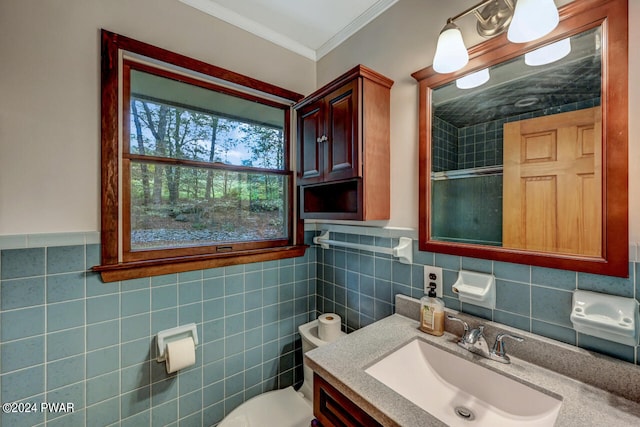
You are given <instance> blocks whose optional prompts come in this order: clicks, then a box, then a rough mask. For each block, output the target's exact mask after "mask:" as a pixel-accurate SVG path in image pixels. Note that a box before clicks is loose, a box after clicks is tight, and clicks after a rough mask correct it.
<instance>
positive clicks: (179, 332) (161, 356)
mask: <svg viewBox="0 0 640 427" xmlns="http://www.w3.org/2000/svg"><path fill="white" fill-rule="evenodd" d="M187 337H191V338H193V345H194V346H197V345H198V329H197V327H196V324H195V323H189V324H188V325H184V326H178V327H176V328H171V329H165V330H164V331H160V332H158V334H157V335H156V342H157V343H158V358H157V361H158V362H164V361H165V360H166V359H167V353H166V349H167V342H169V341H174V340H178V339H182V338H187Z"/></svg>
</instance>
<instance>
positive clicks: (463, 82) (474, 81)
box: [456, 68, 489, 89]
mask: <svg viewBox="0 0 640 427" xmlns="http://www.w3.org/2000/svg"><path fill="white" fill-rule="evenodd" d="M488 81H489V69H488V68H484V69H482V70H480V71H476V72H475V73H471V74H467V75H466V76H464V77H460V78H459V79H457V80H456V87H457V88H458V89H473V88H474V87H478V86H482V85H483V84H485V83H486V82H488Z"/></svg>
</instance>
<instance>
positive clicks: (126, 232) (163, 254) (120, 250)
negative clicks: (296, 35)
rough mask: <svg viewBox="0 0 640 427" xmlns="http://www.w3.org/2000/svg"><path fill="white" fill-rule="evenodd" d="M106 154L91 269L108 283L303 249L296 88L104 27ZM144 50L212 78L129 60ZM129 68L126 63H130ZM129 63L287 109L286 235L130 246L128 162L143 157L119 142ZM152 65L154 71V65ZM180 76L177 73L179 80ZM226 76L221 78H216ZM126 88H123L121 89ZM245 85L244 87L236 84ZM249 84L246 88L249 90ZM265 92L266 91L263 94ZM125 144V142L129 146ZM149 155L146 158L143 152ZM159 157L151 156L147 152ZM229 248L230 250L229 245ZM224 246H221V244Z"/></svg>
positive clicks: (282, 255) (193, 163)
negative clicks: (297, 195)
mask: <svg viewBox="0 0 640 427" xmlns="http://www.w3.org/2000/svg"><path fill="white" fill-rule="evenodd" d="M101 36H102V37H101V39H102V52H101V53H102V55H101V56H102V68H101V94H102V102H101V107H102V117H101V118H102V123H101V125H102V132H101V143H102V151H101V155H102V159H101V190H102V198H101V199H102V200H101V212H102V217H101V250H102V251H101V264H100V265H99V266H95V267H93V270H94V271H97V272H99V273H100V274H101V276H102V280H103V281H105V282H113V281H118V280H126V279H133V278H139V277H147V276H155V275H161V274H170V273H178V272H184V271H190V270H198V269H206V268H213V267H221V266H228V265H235V264H244V263H250V262H259V261H268V260H277V259H284V258H291V257H297V256H302V255H304V252H305V250H306V247H307V246H305V245H303V244H300V243H298V244H296V242H301V241H302V239H303V224H302V221H300V220H299V219H296V218H295V217H294V214H295V210H294V188H295V182H294V175H295V174H294V171H293V170H292V169H291V164H292V162H291V159H290V153H291V147H292V141H291V132H290V126H291V119H290V118H291V114H290V113H289V112H290V111H291V110H290V108H291V106H292V105H293V104H294V103H295V102H297V101H299V100H300V99H302V98H303V96H302V95H300V94H297V93H295V92H292V91H289V90H286V89H282V88H280V87H277V86H274V85H271V84H269V83H265V82H261V81H259V80H256V79H253V78H251V77H247V76H244V75H241V74H238V73H235V72H233V71H229V70H225V69H223V68H220V67H217V66H214V65H211V64H207V63H205V62H202V61H199V60H196V59H192V58H189V57H186V56H183V55H180V54H177V53H174V52H170V51H168V50H165V49H162V48H159V47H156V46H152V45H149V44H147V43H143V42H140V41H137V40H134V39H131V38H128V37H125V36H122V35H119V34H115V33H112V32H109V31H107V30H102V34H101ZM123 52H126V53H127V54H132V55H133V56H142V57H144V58H145V59H149V60H151V61H160V62H162V63H164V64H168V65H171V66H173V67H176V70H180V71H182V70H186V71H189V72H194V73H199V74H202V75H206V76H209V77H211V78H212V81H211V82H208V81H205V80H201V79H196V78H194V77H189V76H188V75H185V73H182V72H179V73H178V72H173V71H162V69H161V68H156V67H153V66H151V67H149V66H146V65H143V64H140V63H138V62H137V61H130V60H123V58H122V53H123ZM125 68H126V69H125ZM130 69H136V70H141V71H146V72H152V74H154V75H159V76H162V77H168V78H173V79H176V80H178V79H179V80H180V81H183V82H186V83H189V84H195V85H197V86H200V87H204V88H207V89H210V90H215V91H217V92H221V93H225V94H228V95H232V96H238V97H241V98H243V99H248V100H251V101H255V102H260V103H262V104H265V105H270V106H273V107H276V108H282V109H283V115H284V119H285V120H284V140H285V150H284V151H285V154H284V156H285V163H284V168H283V170H282V171H279V172H277V173H278V174H281V175H284V176H287V177H288V180H289V183H288V195H287V197H288V209H287V212H286V215H287V222H288V238H285V239H274V240H269V241H254V242H240V243H237V242H233V243H232V244H230V243H228V242H225V243H221V244H219V245H218V244H216V245H206V246H202V245H194V246H186V247H180V248H171V249H153V250H144V251H131V248H130V240H128V239H129V237H130V215H129V214H128V212H129V207H130V202H129V199H130V198H129V195H128V193H129V192H128V191H127V187H128V186H129V182H130V181H129V173H128V165H129V163H130V162H131V160H141V157H142V156H138V155H136V154H131V153H129V152H128V151H129V150H128V147H127V141H123V143H122V148H120V135H121V132H122V135H128V127H129V125H130V124H129V120H125V119H124V118H125V117H127V114H128V111H129V107H128V104H127V102H128V101H129V96H130V94H129V91H128V87H127V86H128V81H129V80H128V79H125V78H123V77H124V74H125V73H128V72H129V71H130ZM151 70H152V71H151ZM178 76H179V78H178ZM218 81H220V82H223V84H221V85H220V84H217V83H216V82H218ZM121 86H122V93H120V90H121ZM235 88H241V89H244V90H236V89H235ZM245 90H246V91H245ZM261 95H263V96H261ZM125 147H127V148H125ZM145 157H146V156H145ZM149 159H151V160H153V158H151V157H149ZM162 161H163V162H167V163H171V164H175V165H179V166H197V167H203V166H204V167H209V166H207V165H208V164H207V163H206V162H198V161H189V160H177V159H168V160H167V159H164V158H163V159H162ZM210 167H211V168H212V169H213V168H215V169H219V170H220V169H223V170H229V171H234V172H264V170H263V169H261V168H253V167H244V166H233V165H221V164H215V166H214V165H210ZM229 246H232V249H231V250H229V248H228V247H229ZM219 247H223V248H220V250H219Z"/></svg>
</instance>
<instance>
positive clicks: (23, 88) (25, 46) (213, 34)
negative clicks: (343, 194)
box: [0, 0, 316, 236]
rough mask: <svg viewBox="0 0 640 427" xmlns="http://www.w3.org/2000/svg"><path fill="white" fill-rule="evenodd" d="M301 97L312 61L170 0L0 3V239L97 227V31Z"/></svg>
mask: <svg viewBox="0 0 640 427" xmlns="http://www.w3.org/2000/svg"><path fill="white" fill-rule="evenodd" d="M101 28H104V29H107V30H110V31H113V32H116V33H120V34H123V35H125V36H128V37H131V38H134V39H137V40H140V41H144V42H147V43H150V44H153V45H156V46H160V47H163V48H165V49H169V50H172V51H175V52H178V53H181V54H185V55H189V56H192V57H195V58H198V59H201V60H204V61H207V62H210V63H212V64H215V65H218V66H221V67H224V68H227V69H230V70H233V71H236V72H238V73H242V74H245V75H249V76H251V77H254V78H257V79H260V80H263V81H266V82H269V83H272V84H275V85H278V86H281V87H284V88H286V89H290V90H293V91H296V92H299V93H302V94H307V93H310V92H311V91H313V90H314V89H315V83H316V78H315V64H314V63H313V61H310V60H308V59H306V58H303V57H301V56H299V55H296V54H294V53H291V52H290V51H287V50H285V49H282V48H280V47H277V46H275V45H273V44H271V43H269V42H267V41H265V40H263V39H260V38H257V37H255V36H253V35H252V34H250V33H247V32H245V31H243V30H240V29H238V28H236V27H233V26H231V25H229V24H227V23H225V22H223V21H220V20H217V19H215V18H212V17H210V16H208V15H205V14H204V13H202V12H200V11H198V10H196V9H193V8H191V7H189V6H187V5H185V4H183V3H180V2H179V1H178V0H135V1H132V0H2V1H0V236H2V235H13V234H32V233H57V232H75V231H96V230H99V229H100V194H99V192H100V49H99V46H100V29H101Z"/></svg>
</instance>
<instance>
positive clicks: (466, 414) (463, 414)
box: [454, 406, 476, 421]
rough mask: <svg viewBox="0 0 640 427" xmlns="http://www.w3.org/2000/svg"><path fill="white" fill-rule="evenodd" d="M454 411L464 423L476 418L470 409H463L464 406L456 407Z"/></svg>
mask: <svg viewBox="0 0 640 427" xmlns="http://www.w3.org/2000/svg"><path fill="white" fill-rule="evenodd" d="M454 411H455V413H456V415H457V416H458V417H460V418H462V419H463V420H465V421H473V420H475V418H476V416H475V415H474V414H473V412H472V411H471V409H469V408H465V407H464V406H456V408H455V409H454Z"/></svg>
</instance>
